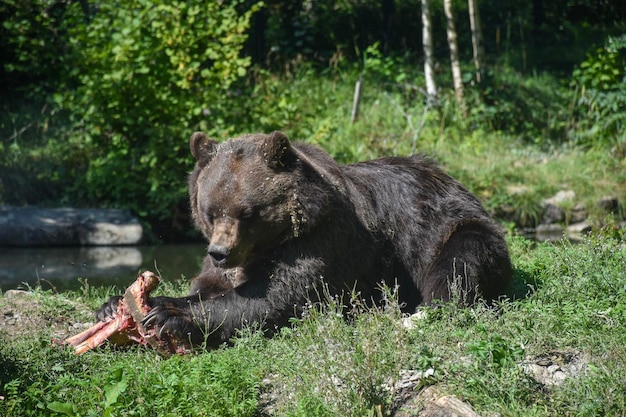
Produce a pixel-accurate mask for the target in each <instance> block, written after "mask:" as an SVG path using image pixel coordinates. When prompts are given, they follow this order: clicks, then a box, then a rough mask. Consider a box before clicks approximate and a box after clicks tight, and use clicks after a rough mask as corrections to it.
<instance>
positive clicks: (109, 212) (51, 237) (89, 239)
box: [0, 206, 143, 246]
mask: <svg viewBox="0 0 626 417" xmlns="http://www.w3.org/2000/svg"><path fill="white" fill-rule="evenodd" d="M142 236H143V228H142V227H141V224H140V223H139V221H138V220H137V218H135V217H133V216H132V215H131V214H130V213H129V212H128V211H127V210H120V209H76V208H48V209H46V208H35V207H9V206H3V207H0V246H79V245H85V246H89V245H106V246H111V245H136V244H138V243H140V242H141V238H142Z"/></svg>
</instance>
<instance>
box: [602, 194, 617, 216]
mask: <svg viewBox="0 0 626 417" xmlns="http://www.w3.org/2000/svg"><path fill="white" fill-rule="evenodd" d="M598 206H600V208H601V209H602V210H604V211H605V212H607V213H610V214H617V213H618V212H619V200H618V199H617V198H616V197H611V196H608V197H602V198H601V199H600V201H598Z"/></svg>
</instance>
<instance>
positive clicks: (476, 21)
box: [467, 0, 485, 83]
mask: <svg viewBox="0 0 626 417" xmlns="http://www.w3.org/2000/svg"><path fill="white" fill-rule="evenodd" d="M467 7H468V9H469V18H470V28H471V31H472V49H473V51H474V66H475V67H476V82H478V83H481V82H482V72H483V64H484V56H485V50H484V49H483V35H482V29H481V27H480V11H479V9H478V0H467Z"/></svg>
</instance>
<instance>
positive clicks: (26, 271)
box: [0, 244, 206, 292]
mask: <svg viewBox="0 0 626 417" xmlns="http://www.w3.org/2000/svg"><path fill="white" fill-rule="evenodd" d="M205 253H206V245H205V244H191V245H159V246H136V247H125V246H108V247H63V248H0V290H2V291H6V290H9V289H16V288H25V287H27V286H31V287H35V286H39V285H40V286H41V287H42V288H44V289H51V288H53V289H55V290H57V291H59V292H61V291H68V290H78V289H80V288H81V286H82V283H81V281H79V279H81V280H83V279H86V280H87V282H88V283H89V285H90V286H92V287H98V286H111V285H116V286H119V287H121V288H123V287H126V286H128V285H129V284H130V283H132V282H133V281H134V280H135V278H136V277H137V273H138V272H139V271H143V270H146V269H148V270H150V271H153V272H157V269H158V271H159V272H160V273H161V276H162V277H163V278H164V279H167V280H177V279H180V278H181V276H184V277H186V278H193V277H194V276H195V275H196V274H197V273H198V272H199V271H200V266H201V265H202V258H203V257H204V255H205Z"/></svg>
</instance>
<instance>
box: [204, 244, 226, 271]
mask: <svg viewBox="0 0 626 417" xmlns="http://www.w3.org/2000/svg"><path fill="white" fill-rule="evenodd" d="M208 252H209V256H210V257H211V259H212V260H213V263H214V264H215V265H216V266H220V265H223V264H225V263H226V260H227V259H228V255H229V254H230V250H229V249H228V248H227V247H226V246H223V245H215V244H210V245H209V249H208Z"/></svg>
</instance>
